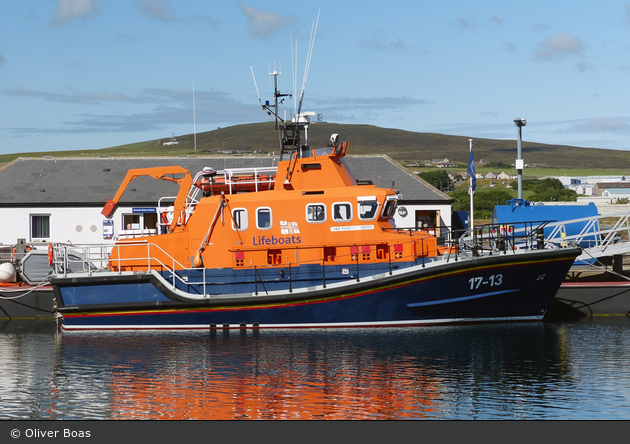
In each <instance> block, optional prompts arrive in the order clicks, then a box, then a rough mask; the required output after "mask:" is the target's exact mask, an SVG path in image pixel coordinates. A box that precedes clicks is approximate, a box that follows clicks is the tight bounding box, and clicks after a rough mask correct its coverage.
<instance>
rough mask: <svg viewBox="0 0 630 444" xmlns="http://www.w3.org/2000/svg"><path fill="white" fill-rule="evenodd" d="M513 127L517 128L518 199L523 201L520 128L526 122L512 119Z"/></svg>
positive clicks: (522, 163)
mask: <svg viewBox="0 0 630 444" xmlns="http://www.w3.org/2000/svg"><path fill="white" fill-rule="evenodd" d="M514 125H516V127H517V128H518V130H517V144H516V169H517V170H518V198H519V199H523V166H524V165H525V163H524V162H523V156H522V155H521V150H522V144H523V142H522V140H523V137H522V128H523V127H524V126H525V125H527V120H525V119H521V118H520V117H517V118H515V119H514Z"/></svg>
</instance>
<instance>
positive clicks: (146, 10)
mask: <svg viewBox="0 0 630 444" xmlns="http://www.w3.org/2000/svg"><path fill="white" fill-rule="evenodd" d="M136 5H137V8H138V10H139V11H140V12H141V13H143V14H144V15H146V16H147V17H150V18H152V19H154V20H158V21H161V22H174V21H176V16H175V12H174V11H173V8H172V7H171V4H170V3H169V2H168V1H167V0H136Z"/></svg>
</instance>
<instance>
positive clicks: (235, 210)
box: [231, 208, 249, 231]
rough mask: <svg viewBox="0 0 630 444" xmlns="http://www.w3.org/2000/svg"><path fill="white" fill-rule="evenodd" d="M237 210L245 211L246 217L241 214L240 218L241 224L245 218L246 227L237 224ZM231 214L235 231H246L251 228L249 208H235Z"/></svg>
mask: <svg viewBox="0 0 630 444" xmlns="http://www.w3.org/2000/svg"><path fill="white" fill-rule="evenodd" d="M237 211H238V212H242V213H245V215H244V217H243V216H242V215H241V216H240V218H239V219H240V220H241V225H242V221H243V219H244V220H245V227H242V226H241V227H237V226H236V218H235V217H234V214H235V213H236V212H237ZM231 215H232V229H233V230H234V231H246V230H247V229H248V228H249V213H248V212H247V208H234V209H233V210H232V213H231Z"/></svg>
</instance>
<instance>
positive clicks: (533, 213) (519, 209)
mask: <svg viewBox="0 0 630 444" xmlns="http://www.w3.org/2000/svg"><path fill="white" fill-rule="evenodd" d="M598 215H599V212H598V211H597V206H596V205H595V204H594V203H592V202H591V203H589V204H588V205H577V204H576V205H544V204H542V203H538V204H536V205H534V204H533V203H532V202H529V201H528V200H524V199H512V200H508V201H507V202H506V205H497V206H495V207H494V211H493V213H492V221H493V223H498V224H506V225H509V224H518V223H522V222H533V223H534V224H533V226H534V228H535V227H536V226H537V225H538V223H541V222H544V221H549V222H562V221H570V220H574V219H582V218H590V217H593V216H598ZM589 223H591V222H590V221H588V220H586V221H580V222H573V223H569V224H565V225H564V235H565V236H574V235H578V234H580V233H581V232H582V230H584V228H585V227H586V226H587V224H589ZM553 229H554V227H546V228H545V229H544V233H545V238H547V237H548V236H549V235H550V234H551V231H552V230H553ZM589 231H599V223H598V222H596V226H595V228H594V230H589ZM595 241H599V236H598V235H591V236H586V237H585V238H584V239H583V240H582V241H581V242H580V246H581V247H582V248H588V247H592V246H594V245H595Z"/></svg>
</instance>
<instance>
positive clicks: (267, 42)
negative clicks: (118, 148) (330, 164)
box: [0, 0, 630, 154]
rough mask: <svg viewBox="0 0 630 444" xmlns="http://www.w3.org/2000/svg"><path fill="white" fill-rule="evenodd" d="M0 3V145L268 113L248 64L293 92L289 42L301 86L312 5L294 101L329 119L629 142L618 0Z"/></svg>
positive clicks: (128, 137) (6, 148)
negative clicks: (298, 96)
mask: <svg viewBox="0 0 630 444" xmlns="http://www.w3.org/2000/svg"><path fill="white" fill-rule="evenodd" d="M0 5H1V9H0V11H1V12H2V13H1V14H0V103H1V105H0V154H5V153H27V152H32V151H40V150H41V151H58V150H88V149H98V148H107V147H110V146H115V145H120V144H125V143H132V142H139V141H144V140H151V139H159V138H168V137H170V136H171V135H172V134H173V133H174V134H175V135H181V134H191V133H193V131H194V129H195V127H196V131H197V132H202V131H210V130H213V129H216V128H217V127H225V126H231V125H236V124H241V123H250V122H261V121H266V120H269V118H268V117H267V115H266V114H265V113H264V112H262V110H261V109H260V107H259V106H258V96H257V94H256V89H255V87H254V81H253V79H252V72H251V70H250V65H251V67H252V69H253V71H254V74H255V76H256V82H257V84H258V89H259V90H260V95H261V96H262V99H263V100H265V99H271V96H272V92H273V91H272V88H271V86H270V85H271V83H270V81H269V75H268V74H269V68H270V66H271V67H272V68H273V64H274V63H275V66H276V68H277V69H280V67H281V69H282V73H283V75H282V78H281V91H283V92H287V93H291V92H293V81H292V78H293V74H292V69H291V68H292V64H293V59H294V58H295V57H292V50H291V45H292V43H293V45H294V48H295V47H297V83H298V92H299V88H300V86H301V83H302V80H303V75H304V72H305V65H306V57H307V49H308V46H309V37H310V34H311V30H312V28H313V24H314V22H315V21H316V20H317V17H318V14H319V22H318V26H317V34H316V38H315V41H314V44H313V52H312V59H311V63H310V69H309V71H308V79H307V82H306V90H305V96H304V102H303V106H302V110H303V111H313V112H316V113H321V114H322V115H323V118H324V120H325V121H328V122H337V123H353V124H371V125H377V126H380V127H385V128H399V129H403V130H408V131H416V132H438V133H443V134H454V135H463V136H468V137H472V138H494V139H513V140H515V139H516V127H515V126H514V124H513V119H514V118H515V117H522V118H525V119H527V122H528V124H527V126H526V127H525V128H524V129H523V139H524V140H525V141H531V142H541V143H549V144H568V145H577V146H585V147H596V148H612V149H620V150H630V87H629V86H628V79H629V78H630V3H629V2H624V1H615V0H609V1H606V2H593V1H579V0H577V1H576V0H574V1H553V0H547V1H537V0H533V1H528V2H513V1H505V0H502V1H481V2H470V1H452V0H445V1H441V2H435V1H417V0H415V1H397V0H390V1H388V2H383V1H378V2H377V1H372V0H362V1H344V0H337V1H329V0H322V1H320V2H297V1H275V2H270V1H253V0H252V1H248V0H243V1H242V2H232V1H225V0H220V1H212V2H210V1H204V0H195V1H188V0H178V1H175V0H107V1H105V0H40V1H14V0H0ZM193 88H194V98H195V106H194V110H193ZM285 104H286V105H288V106H287V108H288V110H287V112H289V113H291V112H292V107H293V105H294V104H293V101H286V102H285ZM193 113H194V119H193ZM341 138H342V139H343V134H342V135H341ZM463 149H464V150H466V149H467V147H463Z"/></svg>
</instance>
